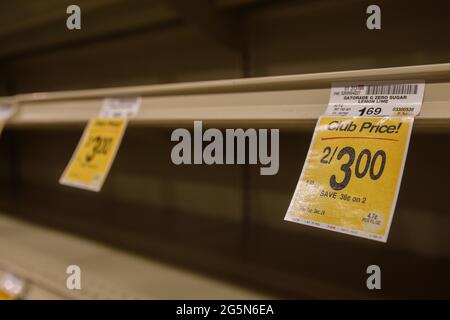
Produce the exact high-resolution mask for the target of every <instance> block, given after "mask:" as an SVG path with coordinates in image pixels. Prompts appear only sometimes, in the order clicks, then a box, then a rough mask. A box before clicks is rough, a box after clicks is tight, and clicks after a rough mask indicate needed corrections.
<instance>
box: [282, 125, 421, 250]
mask: <svg viewBox="0 0 450 320" xmlns="http://www.w3.org/2000/svg"><path fill="white" fill-rule="evenodd" d="M413 121H414V118H412V117H398V118H393V117H383V118H334V117H322V118H320V119H319V121H318V123H317V126H316V129H315V132H314V136H313V139H312V143H311V146H310V149H309V152H308V156H307V159H306V161H305V164H304V167H303V171H302V174H301V176H300V180H299V182H298V185H297V188H296V190H295V193H294V196H293V198H292V201H291V204H290V206H289V209H288V211H287V213H286V216H285V220H288V221H292V222H297V223H301V224H306V225H310V226H315V227H319V228H324V229H328V230H332V231H336V232H342V233H347V234H351V235H355V236H359V237H364V238H369V239H373V240H378V241H383V242H386V241H387V237H388V233H389V228H390V225H391V222H392V217H393V214H394V210H395V204H396V201H397V196H398V191H399V187H400V182H401V177H402V173H403V167H404V163H405V159H406V154H407V150H408V145H409V138H410V135H411V129H412V126H413Z"/></svg>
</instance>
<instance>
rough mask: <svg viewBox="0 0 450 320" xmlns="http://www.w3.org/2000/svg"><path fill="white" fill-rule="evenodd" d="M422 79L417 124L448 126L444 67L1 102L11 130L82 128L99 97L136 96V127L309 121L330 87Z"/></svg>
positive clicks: (447, 67) (449, 94) (448, 81)
mask: <svg viewBox="0 0 450 320" xmlns="http://www.w3.org/2000/svg"><path fill="white" fill-rule="evenodd" d="M401 79H403V80H405V79H424V80H425V81H426V83H427V85H426V89H425V96H424V103H423V107H422V113H421V115H420V116H419V117H418V119H419V120H418V121H417V122H418V124H420V125H423V126H433V127H435V128H437V127H448V125H449V124H450V107H449V106H450V63H446V64H436V65H423V66H411V67H395V68H383V69H370V70H355V71H342V72H329V73H316V74H304V75H292V76H276V77H264V78H251V79H236V80H219V81H207V82H193V83H181V84H168V85H153V86H138V87H122V88H109V89H99V90H81V91H68V92H50V93H33V94H23V95H17V96H14V97H5V98H2V99H1V100H0V102H2V101H3V102H5V101H12V102H14V103H16V104H17V105H18V107H19V109H18V110H19V111H18V113H17V114H16V115H15V116H14V117H13V118H12V119H11V120H10V124H11V125H14V126H23V125H54V124H67V123H82V122H85V121H86V120H88V119H89V118H91V117H94V116H95V115H96V114H97V113H98V111H99V109H100V106H101V100H102V99H103V98H104V97H111V96H126V95H139V96H142V107H141V111H140V114H139V116H138V117H137V118H136V119H135V121H136V122H137V123H144V124H146V123H153V122H158V121H168V122H177V121H185V120H194V119H201V120H218V121H226V120H233V121H236V120H243V121H280V122H283V121H296V122H313V121H314V119H317V117H319V116H320V115H321V114H322V113H323V111H324V110H325V107H326V105H327V103H328V99H329V93H330V84H331V82H333V81H350V80H401Z"/></svg>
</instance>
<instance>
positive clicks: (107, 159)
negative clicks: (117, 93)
mask: <svg viewBox="0 0 450 320" xmlns="http://www.w3.org/2000/svg"><path fill="white" fill-rule="evenodd" d="M127 123H128V120H127V119H123V118H122V119H112V118H111V119H98V118H97V119H92V120H90V121H89V123H88V125H87V127H86V129H85V130H84V133H83V136H82V138H81V140H80V142H79V144H78V146H77V149H76V150H75V152H74V154H73V156H72V159H71V160H70V162H69V164H68V165H67V167H66V169H65V171H64V173H63V175H62V177H61V179H60V183H61V184H64V185H69V186H73V187H78V188H82V189H88V190H92V191H100V190H101V188H102V186H103V183H104V181H105V179H106V177H107V175H108V172H109V169H110V167H111V165H112V163H113V161H114V158H115V156H116V153H117V150H118V149H119V146H120V143H121V141H122V137H123V134H124V132H125V129H126V127H127Z"/></svg>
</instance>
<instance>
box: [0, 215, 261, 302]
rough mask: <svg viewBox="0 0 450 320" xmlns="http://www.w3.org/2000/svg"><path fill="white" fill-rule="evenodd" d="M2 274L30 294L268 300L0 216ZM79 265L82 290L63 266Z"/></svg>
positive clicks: (246, 291) (96, 297)
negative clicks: (18, 280)
mask: <svg viewBox="0 0 450 320" xmlns="http://www.w3.org/2000/svg"><path fill="white" fill-rule="evenodd" d="M0 234H1V236H0V237H1V241H0V270H2V271H5V272H10V273H15V274H17V275H19V276H20V277H22V278H24V279H26V280H27V281H28V282H29V283H30V290H29V292H28V295H26V296H25V298H27V297H31V298H33V299H36V298H39V297H40V296H41V295H42V294H43V293H45V296H52V297H60V298H73V299H265V298H270V297H268V296H265V295H262V294H259V293H256V292H253V291H250V290H246V289H243V288H240V287H236V286H232V285H229V284H226V283H223V282H220V281H217V280H213V279H209V278H206V277H204V276H200V275H198V274H195V273H191V272H188V271H185V270H180V269H177V268H175V267H172V266H169V265H165V264H163V263H159V262H156V261H152V260H149V259H143V258H140V257H137V256H134V255H131V254H128V253H124V252H121V251H118V250H115V249H112V248H109V247H106V246H103V245H100V244H97V243H94V242H91V241H87V240H83V239H80V238H77V237H75V236H71V235H68V234H65V233H62V232H57V231H53V230H51V229H47V228H44V227H40V226H35V225H32V224H28V223H25V222H22V221H19V220H15V219H13V218H9V217H6V216H3V215H0ZM72 264H76V265H79V266H80V267H81V275H82V290H74V291H71V290H68V289H67V288H66V286H65V283H66V277H67V275H66V273H65V271H66V268H67V266H69V265H72Z"/></svg>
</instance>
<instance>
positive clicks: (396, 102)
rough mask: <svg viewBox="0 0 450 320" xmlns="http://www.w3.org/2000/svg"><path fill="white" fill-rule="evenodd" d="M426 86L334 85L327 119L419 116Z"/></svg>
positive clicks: (417, 83) (403, 83)
mask: <svg viewBox="0 0 450 320" xmlns="http://www.w3.org/2000/svg"><path fill="white" fill-rule="evenodd" d="M424 89H425V83H424V82H423V81H422V80H414V81H390V82H386V81H362V82H336V83H333V84H332V87H331V94H330V102H329V103H328V107H327V110H326V112H325V115H329V116H339V117H355V116H358V117H374V116H375V117H380V116H417V115H418V114H419V113H420V108H421V106H422V100H423V94H424Z"/></svg>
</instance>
